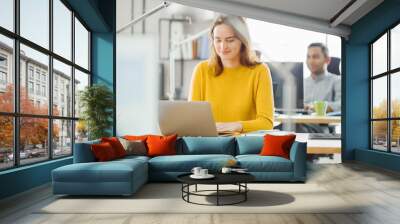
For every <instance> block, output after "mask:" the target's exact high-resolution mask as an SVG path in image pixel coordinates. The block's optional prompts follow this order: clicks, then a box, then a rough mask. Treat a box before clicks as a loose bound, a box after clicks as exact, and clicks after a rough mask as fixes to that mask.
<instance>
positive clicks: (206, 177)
mask: <svg viewBox="0 0 400 224" xmlns="http://www.w3.org/2000/svg"><path fill="white" fill-rule="evenodd" d="M214 177H215V176H214V175H212V174H207V175H204V176H201V175H194V174H192V175H190V178H193V179H211V178H214Z"/></svg>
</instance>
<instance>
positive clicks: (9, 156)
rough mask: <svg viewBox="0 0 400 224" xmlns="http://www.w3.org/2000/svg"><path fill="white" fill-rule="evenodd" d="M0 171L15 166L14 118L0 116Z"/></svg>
mask: <svg viewBox="0 0 400 224" xmlns="http://www.w3.org/2000/svg"><path fill="white" fill-rule="evenodd" d="M0 127H1V128H0V170H1V169H5V168H9V167H12V166H13V165H14V124H13V117H11V116H2V115H0Z"/></svg>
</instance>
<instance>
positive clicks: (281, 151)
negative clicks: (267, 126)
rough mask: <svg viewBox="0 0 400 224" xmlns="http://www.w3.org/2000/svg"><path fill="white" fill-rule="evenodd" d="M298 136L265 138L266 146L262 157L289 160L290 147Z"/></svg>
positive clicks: (269, 136)
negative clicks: (276, 157) (277, 157)
mask: <svg viewBox="0 0 400 224" xmlns="http://www.w3.org/2000/svg"><path fill="white" fill-rule="evenodd" d="M295 139H296V135H293V134H291V135H268V134H266V135H265V136H264V146H263V148H262V149H261V152H260V155H262V156H281V157H284V158H286V159H289V155H290V147H292V144H293V142H294V140H295Z"/></svg>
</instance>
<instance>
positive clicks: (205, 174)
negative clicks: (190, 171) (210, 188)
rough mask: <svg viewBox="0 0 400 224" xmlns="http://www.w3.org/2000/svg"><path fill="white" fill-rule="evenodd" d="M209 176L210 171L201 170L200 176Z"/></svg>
mask: <svg viewBox="0 0 400 224" xmlns="http://www.w3.org/2000/svg"><path fill="white" fill-rule="evenodd" d="M207 175H208V169H201V170H200V176H207Z"/></svg>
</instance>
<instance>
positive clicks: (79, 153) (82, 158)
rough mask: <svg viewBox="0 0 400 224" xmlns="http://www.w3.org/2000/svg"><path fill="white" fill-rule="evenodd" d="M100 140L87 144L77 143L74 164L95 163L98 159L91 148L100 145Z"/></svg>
mask: <svg viewBox="0 0 400 224" xmlns="http://www.w3.org/2000/svg"><path fill="white" fill-rule="evenodd" d="M98 143H100V140H93V141H87V142H80V143H75V147H74V163H89V162H95V161H96V158H95V157H94V155H93V152H92V149H91V148H90V146H91V145H92V144H98Z"/></svg>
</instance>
